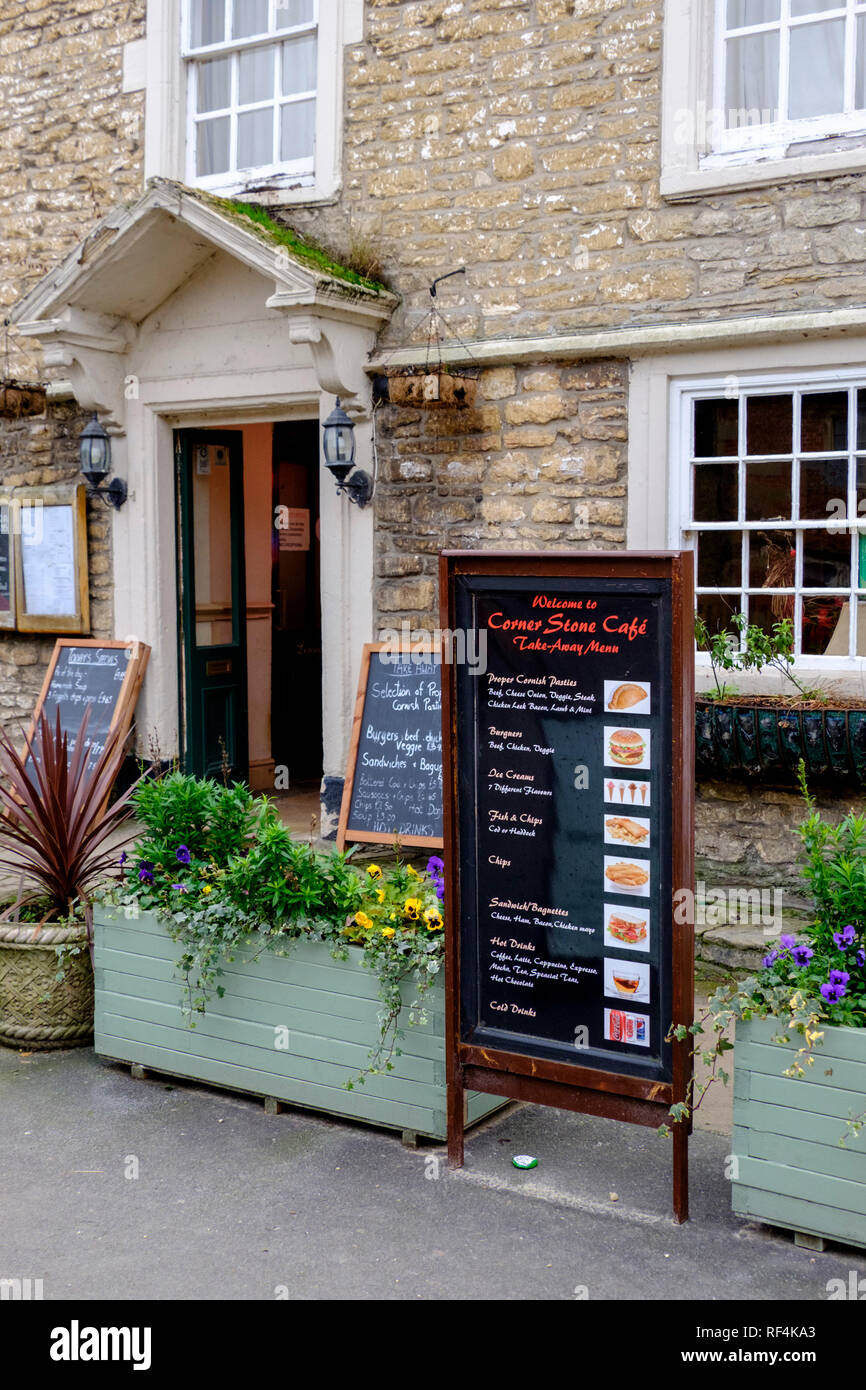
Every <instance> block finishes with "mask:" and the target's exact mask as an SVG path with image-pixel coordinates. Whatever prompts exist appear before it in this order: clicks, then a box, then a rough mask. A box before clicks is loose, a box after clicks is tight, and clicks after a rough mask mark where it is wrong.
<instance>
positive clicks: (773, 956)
mask: <svg viewBox="0 0 866 1390" xmlns="http://www.w3.org/2000/svg"><path fill="white" fill-rule="evenodd" d="M778 959H779V952H778V951H771V952H770V954H769V955H768V956H764V959H763V960H762V961H761V964H762V965H763V966H764V968H765V969H766V970H769V968H770V966H771V965H775V964H776V961H777V960H778Z"/></svg>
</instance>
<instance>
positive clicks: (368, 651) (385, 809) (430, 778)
mask: <svg viewBox="0 0 866 1390" xmlns="http://www.w3.org/2000/svg"><path fill="white" fill-rule="evenodd" d="M441 711H442V683H441V672H440V666H439V658H438V653H431V651H430V650H429V649H428V650H420V649H419V650H417V651H402V652H398V651H395V650H393V649H390V648H388V647H385V646H382V645H381V644H375V643H371V644H369V645H368V646H367V647H365V649H364V659H363V662H362V667H361V679H360V682H359V686H358V697H357V701H356V705H355V719H354V724H353V727H352V740H351V745H350V751H349V763H348V768H347V771H346V781H345V785H344V789H343V804H342V808H341V812H340V827H339V831H338V834H337V843H338V845H339V846H340V848H342V847H343V845H344V844H345V843H346V842H347V841H360V842H362V843H363V842H369V843H373V844H390V843H392V842H393V841H394V839H395V838H396V837H399V839H400V842H401V843H402V844H404V845H428V846H431V847H436V848H439V847H441V845H442V712H441Z"/></svg>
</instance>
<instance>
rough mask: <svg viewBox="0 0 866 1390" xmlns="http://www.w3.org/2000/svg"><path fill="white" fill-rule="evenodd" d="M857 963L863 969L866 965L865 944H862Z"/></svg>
mask: <svg viewBox="0 0 866 1390" xmlns="http://www.w3.org/2000/svg"><path fill="white" fill-rule="evenodd" d="M857 964H858V965H859V966H860V969H861V970H862V969H863V966H864V965H866V947H864V946H861V947H860V950H859V951H858V952H857Z"/></svg>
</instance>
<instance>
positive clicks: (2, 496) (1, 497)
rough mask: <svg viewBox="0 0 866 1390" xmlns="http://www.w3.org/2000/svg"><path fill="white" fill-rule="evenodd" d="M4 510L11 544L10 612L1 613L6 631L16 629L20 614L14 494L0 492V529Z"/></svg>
mask: <svg viewBox="0 0 866 1390" xmlns="http://www.w3.org/2000/svg"><path fill="white" fill-rule="evenodd" d="M4 510H5V512H6V518H7V525H8V528H9V529H8V531H7V532H6V535H7V539H8V543H9V552H8V554H9V560H8V564H9V612H8V613H2V612H0V628H3V629H6V628H11V629H14V627H15V624H16V622H17V620H18V614H17V611H16V584H15V565H16V551H17V549H18V547H17V545H16V543H15V533H16V527H17V511H16V507H15V498H14V496H13V494H12V493H11V492H2V491H0V527H2V513H3V511H4Z"/></svg>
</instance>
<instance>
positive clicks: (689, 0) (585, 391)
mask: <svg viewBox="0 0 866 1390" xmlns="http://www.w3.org/2000/svg"><path fill="white" fill-rule="evenodd" d="M829 4H830V8H828V7H827V3H826V2H825V0H802V3H800V4H798V5H793V6H787V5H782V4H781V0H665V3H664V4H662V3H660V0H147V4H145V0H114V3H104V0H99V3H97V0H9V3H8V4H7V6H6V7H5V11H4V17H3V18H2V19H0V93H2V108H0V109H2V116H0V119H2V121H3V125H4V137H5V138H4V140H3V142H2V153H0V243H2V247H3V275H2V281H0V297H2V301H3V305H4V306H5V311H6V313H7V314H8V315H9V316H10V318H11V320H12V323H11V326H10V327H9V331H8V337H7V343H6V359H5V376H6V377H7V379H9V380H16V381H18V382H23V383H34V384H47V390H48V402H47V406H46V410H45V413H44V414H42V415H33V416H28V417H26V418H25V417H21V418H14V419H6V420H4V421H2V424H3V433H2V437H3V443H4V447H3V450H2V454H0V487H2V488H7V489H8V488H12V487H14V486H16V485H25V484H29V485H43V484H46V483H48V482H50V481H52V480H54V479H60V478H63V479H67V478H69V477H71V476H73V475H74V470H75V461H74V443H75V437H76V434H77V431H78V430H79V429H80V428H81V426H82V425H83V423H84V421H85V420H86V419H87V418H89V416H90V414H91V413H92V412H93V411H96V412H97V413H98V416H99V419H100V420H101V422H102V423H103V424H104V425H105V426H106V427H107V429H108V432H109V434H110V437H111V442H112V450H113V472H115V473H117V474H118V475H119V476H122V477H123V478H124V479H125V480H126V481H127V484H128V487H129V500H128V502H127V503H126V505H125V506H124V507H123V508H122V509H120V510H118V511H116V512H114V511H111V510H110V509H107V508H106V507H105V506H104V505H103V504H102V503H101V502H91V503H90V583H91V599H92V605H91V610H92V631H93V634H94V635H96V636H107V635H117V636H121V637H123V636H126V635H128V634H135V635H137V636H139V637H141V638H143V639H144V640H145V641H147V642H149V643H150V644H151V645H152V646H153V648H154V657H153V658H152V660H151V665H150V669H149V673H148V678H147V682H146V687H145V692H144V696H143V700H142V702H141V705H140V708H139V730H140V735H139V736H140V738H141V739H142V741H143V743H145V744H146V741H147V738H148V736H149V732H151V731H155V730H158V735H159V743H160V748H161V751H162V752H163V754H164V755H166V756H169V755H173V754H175V753H178V752H181V753H185V754H186V756H187V758H188V760H190V762H191V765H192V764H196V763H197V765H198V766H200V767H202V768H203V767H205V766H209V765H211V763H212V760H213V757H214V747H215V745H216V744H217V742H219V740H220V739H221V740H222V741H223V742H224V743H227V744H228V746H229V747H230V751H231V757H232V760H233V761H234V763H235V765H236V766H237V767H238V768H241V769H242V770H245V769H246V767H247V766H248V767H249V770H250V776H251V779H252V781H253V782H254V784H255V785H256V786H260V787H267V786H270V785H272V783H273V777H274V767H275V765H276V766H283V765H286V766H288V768H289V773H290V776H292V777H293V778H301V779H311V778H313V779H318V778H319V777H322V778H323V779H324V780H323V787H324V789H325V792H324V799H325V803H326V808H327V807H329V808H331V809H332V808H333V806H334V804H335V797H336V795H337V793H338V791H339V786H340V779H341V777H342V769H343V765H344V758H345V750H346V744H347V738H348V730H349V724H350V718H351V710H352V704H353V697H354V691H355V684H356V680H357V671H358V665H359V654H360V649H361V646H362V644H363V643H364V642H366V641H369V640H371V639H372V638H374V637H375V635H376V633H377V631H378V630H380V629H381V628H382V627H383V626H385V627H393V626H394V625H395V624H399V623H400V622H401V621H402V620H404V619H405V620H407V621H408V622H409V623H410V624H411V625H412V626H413V627H430V626H432V625H434V624H435V622H436V602H437V600H436V581H435V575H436V555H437V552H438V551H439V550H440V549H442V548H443V547H474V546H500V547H509V548H511V547H513V548H524V549H533V548H543V547H558V548H565V549H568V548H578V549H587V548H606V547H625V546H628V547H629V548H632V549H659V548H669V547H680V546H689V547H693V548H696V550H697V578H698V586H699V599H698V606H699V609H700V611H701V612H702V613H703V614H704V615H705V616H706V617H707V619H708V620H709V621H710V622H711V623H712V622H717V621H719V620H720V619H721V618H722V617H723V616H724V614H726V613H727V612H729V611H730V609H732V608H733V609H734V610H738V609H744V610H747V611H748V612H749V614H750V616H751V618H752V620H753V621H756V622H760V623H764V624H768V623H770V622H772V621H774V620H775V617H776V616H778V614H779V613H780V612H785V613H788V614H790V616H791V617H792V618H793V620H794V625H795V632H796V650H797V662H798V669H799V670H801V671H802V672H804V673H807V674H808V678H809V679H810V680H811V681H813V682H814V681H821V682H823V683H830V684H832V685H833V686H834V688H837V689H839V690H841V691H845V692H848V693H850V694H861V693H863V691H864V684H863V671H864V662H866V623H864V617H866V609H864V607H863V604H864V600H866V551H864V549H863V548H862V547H861V543H860V538H859V534H858V532H857V528H856V525H846V524H845V523H846V521H847V522H851V523H854V522H856V519H857V517H858V515H862V513H863V511H864V504H866V294H864V291H866V279H864V268H866V209H864V194H866V58H864V54H866V43H864V29H866V13H862V14H861V13H860V8H862V7H858V4H857V3H855V0H839V3H838V5H836V4H834V0H829ZM795 11H796V12H797V13H795ZM245 209H246V211H245ZM250 209H251V210H252V212H253V219H251V218H250V217H249V215H248V213H249V210H250ZM454 270H462V272H463V273H461V274H459V275H454V276H451V277H450V278H448V279H447V280H443V281H441V282H440V283H439V284H438V285H437V286H436V287H435V288H436V294H435V296H432V295H431V292H430V287H431V285H432V284H433V283H434V282H435V281H436V280H437V279H438V277H440V276H444V275H446V274H447V273H448V272H451V271H454ZM440 365H441V366H442V367H443V369H444V370H447V371H450V372H452V373H457V374H459V375H461V376H463V377H465V378H467V379H468V381H469V382H470V383H471V387H470V389H469V391H468V394H467V396H466V398H465V400H464V401H463V402H461V403H455V404H453V405H448V404H446V403H445V401H444V400H443V401H440V402H439V403H438V405H437V406H436V408H433V409H429V408H426V406H427V405H428V404H429V403H425V402H423V401H422V402H421V403H420V405H419V404H418V403H417V402H415V403H413V402H412V400H411V399H410V400H408V401H407V399H406V395H407V393H406V391H405V389H402V388H404V387H405V381H406V377H407V375H409V374H411V373H412V372H413V371H415V372H423V371H427V372H428V374H430V375H434V376H435V375H437V374H438V373H439V368H440ZM431 368H432V369H433V370H432V371H431ZM383 382H385V383H387V386H385V385H383ZM337 395H339V396H340V397H341V399H342V401H343V403H344V405H345V406H346V407H347V409H348V410H349V412H350V414H351V416H352V418H353V420H354V422H355V433H356V439H357V463H358V465H359V466H360V467H361V468H363V469H364V470H366V471H367V472H368V473H370V474H371V475H374V476H375V495H374V498H373V501H372V503H371V505H369V506H367V507H364V508H361V507H358V506H354V505H351V503H350V502H349V500H348V498H347V497H346V496H345V495H344V496H338V495H337V493H336V491H335V489H334V486H333V484H332V480H331V479H330V477H329V475H328V474H326V473H324V472H323V471H322V469H321V466H320V447H319V433H318V430H317V428H316V422H317V421H321V420H323V419H324V418H325V417H327V415H328V414H329V413H330V411H331V410H332V408H333V406H334V399H335V396H337ZM470 398H471V400H470ZM861 450H862V452H861ZM179 478H180V480H181V484H182V485H181V486H180V487H179V485H178V479H179ZM241 496H242V498H243V516H244V520H243V527H242V528H239V527H238V526H235V527H234V529H233V528H232V526H231V525H230V521H231V517H232V516H235V517H237V515H238V505H237V504H238V499H239V498H240V497H241ZM275 507H286V508H288V509H289V515H290V516H291V517H292V524H291V527H290V528H289V530H288V531H286V532H285V533H282V532H279V533H276V534H275V530H274V525H273V521H274V516H275ZM828 518H832V519H833V520H834V521H835V522H836V525H835V527H831V528H829V529H828V526H827V521H828ZM193 523H194V524H193ZM205 528H207V535H208V538H209V542H210V544H209V547H203V546H202V543H201V542H202V537H203V536H204V535H205ZM193 531H195V536H196V541H195V544H192V543H191V537H192V535H193ZM281 536H282V539H281ZM232 574H234V578H235V580H236V581H237V582H235V583H234V584H232V583H231V582H230V581H231V578H232ZM179 576H180V588H181V591H182V592H185V593H187V594H188V593H189V592H190V591H194V592H195V605H194V609H190V610H189V615H188V617H189V620H188V621H187V623H186V631H184V621H183V616H182V614H183V608H182V604H181V603H180V601H179ZM768 581H770V582H771V583H772V584H773V585H775V589H773V588H770V587H768ZM184 586H185V587H184ZM244 589H245V592H244ZM780 591H781V592H780ZM238 605H241V607H240V608H239V607H238ZM50 646H51V643H50V641H49V640H48V639H46V638H44V637H41V636H37V637H34V636H32V635H27V634H24V633H19V632H15V631H13V630H4V631H2V632H0V708H2V710H3V711H4V712H9V711H14V710H21V709H24V708H28V707H29V706H30V704H31V703H32V697H33V694H34V693H35V691H36V689H37V688H38V685H39V681H40V677H41V672H42V670H43V668H44V664H45V661H46V659H47V654H48V651H49V650H50ZM229 648H230V649H231V650H230V651H229ZM209 649H211V650H212V651H216V650H218V651H219V658H218V659H217V660H215V661H214V660H208V659H207V653H208V650H209ZM227 651H228V652H229V654H228V655H226V652H227ZM226 662H228V664H229V667H230V668H231V672H232V679H233V680H234V684H232V679H228V678H227V674H226ZM702 663H703V658H701V657H698V665H699V678H700V679H701V680H705V679H706V668H705V667H704V665H703V664H702ZM211 667H212V668H214V671H213V672H211V671H210V670H209V668H211ZM320 721H321V727H322V738H320V737H319V722H320ZM322 749H323V750H324V751H323V753H322V752H320V750H322ZM772 795H775V796H776V801H775V802H773V801H772V800H769V801H768V800H764V801H761V802H760V804H759V805H758V809H757V811H756V809H755V804H754V801H755V798H754V796H752V798H751V800H750V799H748V798H747V799H746V800H744V799H743V798H742V797H740V796H738V795H734V796H729V795H728V793H727V791H724V792H723V793H722V794H719V790H718V788H716V789H713V788H708V789H706V794H705V801H704V806H703V811H702V814H703V815H704V820H705V825H706V835H707V845H708V846H710V848H709V849H708V851H707V852H708V853H710V852H711V849H712V837H713V835H717V832H718V827H719V824H720V817H719V812H720V808H722V807H726V808H727V809H728V811H729V820H731V821H732V823H736V824H737V826H738V827H739V829H738V833H737V836H736V837H734V839H733V840H732V841H730V843H733V844H734V845H735V853H736V855H737V856H738V857H737V860H736V862H735V863H733V864H732V866H731V873H737V872H742V870H743V866H744V865H746V864H747V863H748V862H749V861H750V860H753V859H755V857H756V856H757V857H758V858H759V859H760V858H761V857H762V856H763V862H765V863H766V864H769V865H772V864H773V862H780V863H785V862H789V861H790V854H791V842H790V840H789V839H786V838H785V833H784V827H785V824H786V821H788V820H790V817H791V815H792V814H793V803H792V802H791V800H790V798H789V799H788V800H787V801H786V800H785V798H786V796H787V793H784V792H778V793H774V794H772ZM731 852H734V851H731Z"/></svg>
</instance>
